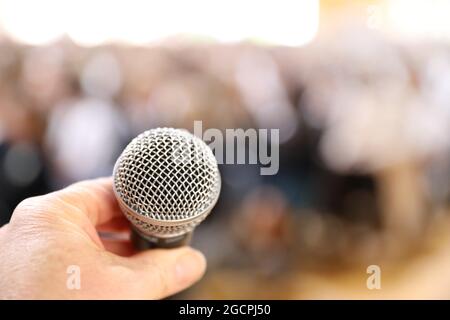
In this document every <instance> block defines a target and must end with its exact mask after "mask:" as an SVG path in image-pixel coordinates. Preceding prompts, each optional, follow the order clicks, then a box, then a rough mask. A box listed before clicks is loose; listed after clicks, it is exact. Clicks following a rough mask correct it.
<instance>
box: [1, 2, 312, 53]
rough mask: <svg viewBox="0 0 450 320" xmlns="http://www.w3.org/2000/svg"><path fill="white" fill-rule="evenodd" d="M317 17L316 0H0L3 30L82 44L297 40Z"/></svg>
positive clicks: (304, 38) (30, 38) (29, 39)
mask: <svg viewBox="0 0 450 320" xmlns="http://www.w3.org/2000/svg"><path fill="white" fill-rule="evenodd" d="M318 23H319V0H305V1H297V0H277V1H275V0H270V1H257V0H246V1H238V0H228V1H211V0H191V1H183V0H165V1H155V0H147V1H140V0H127V1H125V0H118V1H107V0H97V1H88V0H79V1H70V0H60V1H56V0H53V1H52V0H41V1H26V0H0V24H1V25H2V26H3V28H4V30H5V31H6V32H7V33H8V34H9V35H10V36H12V37H13V38H14V39H16V40H18V41H21V42H25V43H30V44H43V43H47V42H50V41H52V40H55V39H57V38H58V37H60V36H62V35H64V34H65V35H69V36H70V37H71V38H72V39H73V40H74V41H76V42H77V43H79V44H82V45H97V44H101V43H104V42H110V41H119V42H126V43H132V44H145V43H149V42H152V41H158V40H161V39H164V38H166V37H169V36H174V35H196V36H202V37H207V38H213V39H216V40H218V41H222V42H230V41H231V42H235V41H242V40H247V39H252V40H257V41H261V42H265V43H269V44H279V45H288V46H297V45H303V44H305V43H307V42H309V41H311V40H312V39H313V37H314V36H315V34H316V33H317V29H318Z"/></svg>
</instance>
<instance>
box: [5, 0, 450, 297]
mask: <svg viewBox="0 0 450 320" xmlns="http://www.w3.org/2000/svg"><path fill="white" fill-rule="evenodd" d="M449 12H450V1H446V0H434V1H433V0H432V1H426V0H390V1H389V0H378V1H375V0H373V1H369V0H358V1H357V0H328V1H327V0H321V1H319V0H304V1H296V0H277V1H275V0H265V1H256V0H252V1H250V0H247V1H237V0H228V1H222V2H217V1H207V0H192V1H176V0H168V1H135V0H127V1H124V0H120V1H114V2H113V1H83V0H79V1H67V0H66V1H61V0H60V1H52V0H41V1H25V0H0V225H2V224H4V223H7V222H8V220H9V218H10V215H11V213H12V211H13V209H14V207H15V206H16V205H17V204H18V203H19V202H20V201H21V200H22V199H24V198H26V197H29V196H33V195H38V194H43V193H47V192H49V191H51V190H55V189H59V188H61V187H64V186H66V185H68V184H70V183H72V182H75V181H78V180H82V179H88V178H93V177H98V176H105V175H110V174H111V172H112V167H113V165H114V162H115V160H116V158H117V157H118V155H119V154H120V152H121V150H122V149H123V148H124V146H125V145H126V144H127V143H128V142H129V141H130V139H131V138H132V137H134V136H135V135H137V134H138V133H140V132H142V131H144V130H147V129H150V128H154V127H159V126H170V127H177V128H186V129H188V130H190V131H192V130H193V123H194V120H202V121H203V128H204V129H207V128H219V129H221V130H224V129H226V128H244V129H246V128H278V129H280V170H279V172H278V174H277V175H275V176H261V175H259V168H258V166H256V165H221V166H220V170H221V174H222V180H223V181H222V183H223V184H222V193H221V197H220V201H219V203H218V205H217V206H216V208H215V210H214V211H213V214H212V215H211V216H210V217H209V218H208V219H207V220H206V221H205V222H204V223H203V224H202V225H201V226H200V227H199V228H197V230H196V233H195V236H194V246H195V247H197V248H200V249H201V250H203V251H204V252H205V254H206V255H207V258H208V263H209V268H208V271H207V274H206V276H205V278H204V279H203V280H202V281H200V282H199V283H198V284H197V285H195V286H194V287H193V288H191V289H189V290H187V291H185V292H183V293H181V294H180V295H178V296H177V298H193V299H196V298H222V299H229V298H237V299H243V298H257V299H259V298H261V299H263V298H266V299H312V298H327V299H334V298H360V299H365V298H405V299H407V298H439V299H448V298H450V232H449V231H450V20H449V19H448V14H449ZM0 250H1V249H0ZM369 265H378V266H380V268H381V271H382V275H381V286H382V288H381V290H369V289H368V288H367V287H366V280H367V278H368V277H369V276H370V275H369V274H367V272H366V269H367V267H368V266H369Z"/></svg>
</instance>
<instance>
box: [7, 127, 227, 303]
mask: <svg viewBox="0 0 450 320" xmlns="http://www.w3.org/2000/svg"><path fill="white" fill-rule="evenodd" d="M161 148H163V149H161ZM168 150H169V151H170V152H169V151H168ZM171 151H174V152H175V153H172V152H171ZM130 152H131V153H130ZM186 152H187V153H186ZM125 156H126V158H125ZM124 159H125V160H124ZM164 169H167V170H166V171H164ZM167 192H171V194H168V193H167ZM219 192H220V175H219V172H218V170H217V163H216V162H215V159H214V156H213V155H212V152H211V150H210V149H209V148H208V147H207V146H206V144H204V142H203V141H201V140H200V139H198V138H196V137H194V136H192V135H191V134H190V133H188V132H187V131H184V130H176V129H167V128H165V129H154V130H149V131H147V132H145V133H143V134H141V135H140V136H138V137H137V138H135V139H134V140H133V141H132V142H131V143H130V145H129V146H128V147H127V148H126V149H125V150H124V153H123V154H122V155H121V157H119V159H118V163H117V164H116V168H115V172H114V182H113V179H112V178H101V179H96V180H89V181H83V182H79V183H76V184H73V185H71V186H69V187H67V188H65V189H62V190H60V191H56V192H53V193H50V194H47V195H43V196H38V197H33V198H29V199H26V200H24V201H23V202H21V203H20V204H19V205H18V206H17V208H16V209H15V211H14V213H13V215H12V218H11V221H10V223H9V224H7V225H5V226H3V227H2V228H0V248H1V249H0V288H2V289H1V290H0V299H8V298H10V299H14V298H15V299H72V298H74V299H76V298H79V299H110V298H111V299H159V298H164V297H167V296H169V295H172V294H174V293H176V292H179V291H181V290H183V289H185V288H187V287H189V286H190V285H192V284H193V283H195V282H196V281H198V280H199V279H200V278H201V276H202V275H203V273H204V271H205V267H206V261H205V258H204V256H203V255H202V254H201V253H200V252H198V251H196V250H194V249H192V248H190V247H187V246H183V245H184V244H187V243H188V239H189V238H190V236H189V235H190V234H191V232H192V231H193V229H194V228H195V227H196V226H197V225H198V224H199V223H200V222H201V221H202V220H203V219H204V218H205V217H206V216H207V215H208V214H209V212H210V211H211V209H212V207H213V206H214V204H215V203H216V201H217V198H218V196H219ZM133 201H134V202H133ZM119 204H120V205H119ZM121 209H122V210H121ZM124 213H125V215H124ZM125 216H126V217H127V218H128V219H129V220H130V221H131V222H132V224H133V230H134V238H133V239H134V245H133V243H132V242H131V241H130V240H129V239H126V240H122V241H118V240H113V239H108V238H105V239H102V238H101V237H100V235H99V234H102V233H105V232H106V233H116V232H121V231H122V232H123V231H124V230H127V229H128V228H129V226H128V223H126V219H125ZM177 246H179V247H178V248H177ZM161 247H164V248H165V249H162V248H161ZM146 248H155V249H152V250H143V249H146ZM166 248H170V249H166ZM71 266H75V267H76V268H77V270H79V275H78V276H79V277H80V283H79V284H80V285H79V288H70V286H68V284H69V283H68V279H69V277H70V275H69V274H68V272H70V271H68V270H70V267H71Z"/></svg>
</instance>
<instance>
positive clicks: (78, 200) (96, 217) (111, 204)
mask: <svg viewBox="0 0 450 320" xmlns="http://www.w3.org/2000/svg"><path fill="white" fill-rule="evenodd" d="M48 196H51V197H53V198H57V199H59V200H62V201H63V202H64V203H65V204H66V205H69V206H71V207H72V209H74V210H66V212H69V213H71V214H72V215H73V218H74V219H75V220H76V219H77V218H79V217H78V215H79V214H80V213H82V214H85V215H86V217H87V218H88V219H89V220H90V221H91V223H92V224H93V225H94V226H98V225H101V224H105V223H107V222H108V221H110V220H112V219H114V218H116V217H121V216H122V212H121V210H120V208H119V206H118V203H117V200H116V197H115V195H114V192H113V187H112V178H111V177H109V178H99V179H94V180H86V181H82V182H78V183H75V184H72V185H70V186H68V187H67V188H65V189H62V190H60V191H56V192H53V193H51V194H49V195H48ZM77 209H78V210H77Z"/></svg>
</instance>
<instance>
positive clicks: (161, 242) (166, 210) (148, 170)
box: [113, 128, 221, 250]
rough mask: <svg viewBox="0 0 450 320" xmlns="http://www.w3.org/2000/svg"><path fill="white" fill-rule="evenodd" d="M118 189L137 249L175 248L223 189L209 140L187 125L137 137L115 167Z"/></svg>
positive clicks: (181, 242) (116, 188) (190, 232)
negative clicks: (184, 128)
mask: <svg viewBox="0 0 450 320" xmlns="http://www.w3.org/2000/svg"><path fill="white" fill-rule="evenodd" d="M113 177H114V184H113V185H114V193H115V195H116V198H117V200H118V203H119V205H120V208H121V210H122V211H123V213H124V214H125V216H126V217H127V219H128V220H129V221H130V222H131V224H132V234H131V240H132V242H133V244H134V246H135V247H136V248H137V249H140V250H144V249H149V248H175V247H179V246H182V245H186V244H188V243H189V242H190V239H191V236H192V232H193V230H194V228H195V227H196V226H197V225H199V224H200V223H201V222H202V221H203V220H204V219H205V218H206V217H207V216H208V215H209V213H210V212H211V210H212V208H213V207H214V206H215V204H216V202H217V200H218V198H219V194H220V188H221V178H220V173H219V169H218V167H217V161H216V158H215V157H214V154H213V153H212V151H211V149H210V148H209V147H208V145H207V144H206V143H205V142H203V141H202V140H201V139H200V138H198V137H196V136H194V135H192V134H191V133H189V132H188V131H186V130H182V129H173V128H157V129H151V130H148V131H145V132H143V133H141V134H140V135H138V136H137V137H136V138H134V139H133V140H132V141H131V142H130V143H129V144H128V146H127V147H126V148H125V149H124V151H123V152H122V154H121V155H120V156H119V158H118V159H117V162H116V164H115V166H114V172H113Z"/></svg>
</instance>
